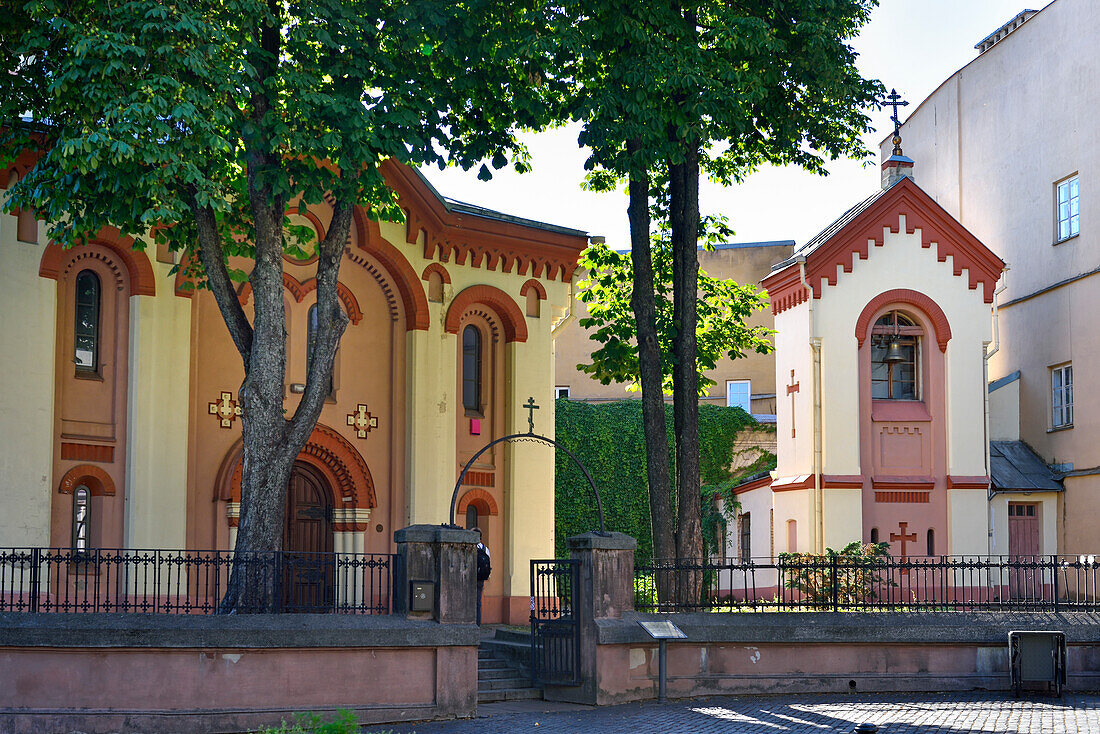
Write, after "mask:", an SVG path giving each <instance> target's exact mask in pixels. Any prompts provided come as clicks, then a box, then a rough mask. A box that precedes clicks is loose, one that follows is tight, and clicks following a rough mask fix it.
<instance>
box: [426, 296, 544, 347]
mask: <svg viewBox="0 0 1100 734" xmlns="http://www.w3.org/2000/svg"><path fill="white" fill-rule="evenodd" d="M476 304H482V305H484V306H488V307H489V308H491V309H492V310H493V311H494V312H496V313H497V314H499V316H500V321H501V325H502V327H503V329H504V341H505V342H525V341H527V321H526V319H525V318H524V316H523V311H521V310H520V309H519V306H518V305H517V304H516V301H515V299H514V298H512V297H511V296H510V295H508V294H507V293H505V292H504V291H502V290H501V289H499V288H495V287H493V286H491V285H472V286H470V287H468V288H465V289H464V290H463V291H462V292H461V293H459V294H458V295H457V296H455V298H454V300H453V301H451V306H450V308H448V309H447V318H446V321H444V324H443V326H444V329H445V330H446V331H447V333H448V334H457V333H458V329H459V326H460V325H461V323H462V316H463V314H465V313H466V311H467V310H468V309H470V308H471V307H472V306H474V305H476Z"/></svg>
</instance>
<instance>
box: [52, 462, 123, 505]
mask: <svg viewBox="0 0 1100 734" xmlns="http://www.w3.org/2000/svg"><path fill="white" fill-rule="evenodd" d="M82 484H83V485H84V486H85V487H87V488H88V491H90V492H91V493H92V496H93V497H97V496H99V497H102V496H107V497H114V496H115V481H114V480H113V479H111V475H110V474H108V473H107V472H105V471H103V469H101V468H100V467H98V466H95V465H93V464H77V465H76V466H74V467H73V468H72V469H69V471H67V472H65V476H63V477H61V484H60V485H58V487H57V491H58V492H60V493H61V494H72V493H73V492H74V491H75V490H76V488H77V487H79V486H80V485H82Z"/></svg>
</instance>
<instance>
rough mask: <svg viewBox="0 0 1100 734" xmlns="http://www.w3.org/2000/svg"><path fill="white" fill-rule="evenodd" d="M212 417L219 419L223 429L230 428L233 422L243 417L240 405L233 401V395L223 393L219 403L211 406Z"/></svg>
mask: <svg viewBox="0 0 1100 734" xmlns="http://www.w3.org/2000/svg"><path fill="white" fill-rule="evenodd" d="M209 405H210V407H209V411H210V415H214V416H217V417H218V423H219V424H220V425H221V427H222V428H230V427H232V425H233V421H234V420H236V419H237V418H238V417H240V415H241V406H240V404H239V403H238V402H237V401H236V400H234V399H233V393H231V392H223V393H222V394H221V396H220V398H219V400H218V401H217V402H214V403H210V404H209Z"/></svg>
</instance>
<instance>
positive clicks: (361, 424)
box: [348, 403, 378, 438]
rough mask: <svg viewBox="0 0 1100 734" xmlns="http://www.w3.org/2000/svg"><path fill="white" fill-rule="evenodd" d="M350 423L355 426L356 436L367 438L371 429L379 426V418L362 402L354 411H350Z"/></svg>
mask: <svg viewBox="0 0 1100 734" xmlns="http://www.w3.org/2000/svg"><path fill="white" fill-rule="evenodd" d="M348 425H349V426H352V427H354V428H355V436H356V438H366V437H367V434H368V433H370V432H371V429H373V428H378V419H377V418H375V417H374V416H373V415H371V414H370V413H369V412H367V406H365V405H363V404H362V403H360V404H359V405H357V406H355V412H354V413H348Z"/></svg>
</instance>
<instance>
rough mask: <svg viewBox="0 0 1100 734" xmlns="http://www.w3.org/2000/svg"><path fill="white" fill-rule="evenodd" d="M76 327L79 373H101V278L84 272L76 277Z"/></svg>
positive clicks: (87, 271)
mask: <svg viewBox="0 0 1100 734" xmlns="http://www.w3.org/2000/svg"><path fill="white" fill-rule="evenodd" d="M75 323H76V327H75V329H74V335H73V341H74V348H73V362H75V363H76V369H77V371H78V372H98V371H99V276H98V275H96V274H95V273H93V272H92V271H91V270H82V271H80V274H79V275H77V276H76V322H75Z"/></svg>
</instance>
